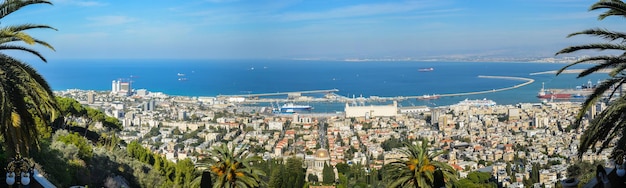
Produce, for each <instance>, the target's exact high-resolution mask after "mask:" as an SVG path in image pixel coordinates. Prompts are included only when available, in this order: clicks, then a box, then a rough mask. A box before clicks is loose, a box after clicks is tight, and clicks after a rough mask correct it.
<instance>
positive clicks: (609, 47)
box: [556, 43, 626, 55]
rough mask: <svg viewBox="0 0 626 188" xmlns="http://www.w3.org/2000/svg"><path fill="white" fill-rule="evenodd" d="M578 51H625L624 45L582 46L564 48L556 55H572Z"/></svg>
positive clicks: (599, 44) (601, 44)
mask: <svg viewBox="0 0 626 188" xmlns="http://www.w3.org/2000/svg"><path fill="white" fill-rule="evenodd" d="M580 50H598V51H603V50H621V51H624V50H626V45H623V44H612V43H596V44H583V45H578V46H570V47H567V48H564V49H562V50H561V51H559V52H557V53H556V55H560V54H567V53H573V52H577V51H580Z"/></svg>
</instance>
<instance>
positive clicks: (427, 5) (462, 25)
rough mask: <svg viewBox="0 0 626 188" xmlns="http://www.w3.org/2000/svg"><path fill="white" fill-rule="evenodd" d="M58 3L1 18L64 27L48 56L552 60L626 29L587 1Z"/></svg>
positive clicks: (52, 38)
mask: <svg viewBox="0 0 626 188" xmlns="http://www.w3.org/2000/svg"><path fill="white" fill-rule="evenodd" d="M52 2H53V3H54V5H53V6H47V5H34V6H30V7H27V8H25V9H24V10H20V11H18V12H16V13H14V14H11V15H10V16H8V17H6V18H5V20H3V24H22V23H34V24H47V25H50V26H53V27H55V28H57V29H58V31H52V30H37V31H30V32H29V33H30V34H31V35H33V36H35V37H36V38H38V39H41V40H44V41H47V42H49V43H50V44H52V45H53V46H54V47H55V48H56V50H57V51H56V52H52V51H50V50H47V49H43V48H37V49H40V51H41V52H42V53H43V54H44V56H46V57H47V58H48V59H81V58H85V59H94V58H108V59H124V58H133V59H161V58H166V59H255V58H262V59H276V58H278V59H292V58H322V59H324V58H326V59H342V58H430V57H433V58H435V57H461V58H462V57H546V56H553V55H554V53H555V52H556V51H558V50H560V49H562V48H564V47H566V46H569V45H575V44H584V43H588V42H592V41H600V40H598V39H595V38H589V37H584V36H582V37H573V38H566V36H567V35H568V34H569V33H573V32H577V31H580V30H584V29H588V28H596V27H599V28H606V29H610V30H617V31H623V30H626V29H625V27H624V26H623V24H619V23H622V21H623V20H621V19H617V18H607V19H606V20H603V21H598V20H597V15H598V14H599V13H600V12H601V11H593V12H589V11H587V9H588V8H589V6H590V5H591V4H593V3H594V2H596V1H584V0H512V1H497V0H488V1H462V0H442V1H385V2H378V1H356V0H349V1H328V0H322V1H297V0H278V1H268V0H261V1H245V0H193V1H184V2H177V1H164V0H156V1H119V0H111V1H104V0H101V1H98V0H54V1H52ZM17 56H18V57H28V54H22V53H19V54H17Z"/></svg>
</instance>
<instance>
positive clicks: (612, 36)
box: [567, 28, 626, 41]
mask: <svg viewBox="0 0 626 188" xmlns="http://www.w3.org/2000/svg"><path fill="white" fill-rule="evenodd" d="M577 35H593V36H597V37H600V38H603V39H606V40H609V41H614V40H617V39H622V40H626V33H622V32H615V31H609V30H606V29H600V28H595V29H587V30H583V31H579V32H576V33H571V34H569V35H567V37H573V36H577Z"/></svg>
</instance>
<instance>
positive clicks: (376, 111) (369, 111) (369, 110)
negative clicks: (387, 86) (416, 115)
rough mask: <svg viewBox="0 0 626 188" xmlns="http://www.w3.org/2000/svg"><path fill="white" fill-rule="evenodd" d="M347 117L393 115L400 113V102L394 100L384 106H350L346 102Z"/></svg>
mask: <svg viewBox="0 0 626 188" xmlns="http://www.w3.org/2000/svg"><path fill="white" fill-rule="evenodd" d="M345 112H346V117H347V118H352V117H365V118H372V117H393V116H397V115H398V102H396V101H393V104H391V105H382V106H374V105H370V106H350V105H348V104H347V103H346V108H345Z"/></svg>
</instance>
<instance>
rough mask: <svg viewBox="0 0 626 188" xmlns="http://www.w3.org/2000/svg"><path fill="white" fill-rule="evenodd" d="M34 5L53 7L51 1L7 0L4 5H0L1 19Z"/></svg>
mask: <svg viewBox="0 0 626 188" xmlns="http://www.w3.org/2000/svg"><path fill="white" fill-rule="evenodd" d="M34 4H49V5H52V3H51V2H50V1H46V0H5V1H4V2H3V3H2V4H0V19H2V18H4V17H5V16H7V15H9V14H11V13H13V12H15V11H17V10H19V9H21V8H24V7H26V6H28V5H34Z"/></svg>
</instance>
